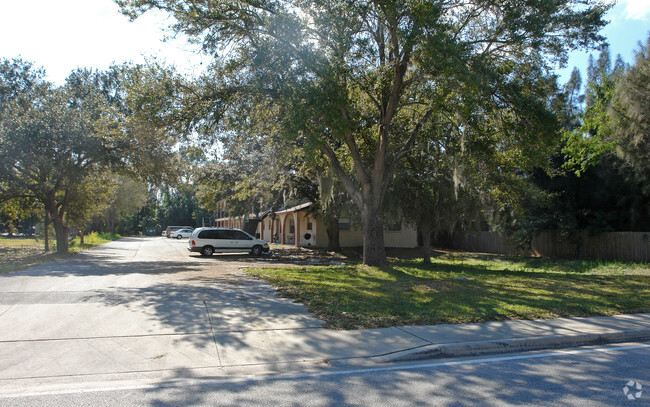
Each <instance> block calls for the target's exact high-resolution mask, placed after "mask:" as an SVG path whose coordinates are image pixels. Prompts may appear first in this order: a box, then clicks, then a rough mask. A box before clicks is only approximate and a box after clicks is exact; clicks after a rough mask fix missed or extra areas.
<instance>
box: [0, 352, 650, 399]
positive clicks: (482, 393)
mask: <svg viewBox="0 0 650 407" xmlns="http://www.w3.org/2000/svg"><path fill="white" fill-rule="evenodd" d="M648 366H650V344H645V345H638V344H636V345H635V344H621V345H617V346H607V347H600V348H586V349H578V350H572V351H569V352H563V351H554V352H543V353H532V354H514V355H508V356H501V357H492V358H486V359H461V360H455V361H446V362H442V363H440V362H437V363H419V364H415V365H399V366H390V367H383V368H366V369H356V370H353V371H349V370H347V371H336V370H334V371H332V370H329V371H326V372H321V373H313V374H302V375H280V376H273V377H263V376H251V377H249V378H247V379H245V380H241V379H236V380H232V379H223V380H211V381H198V382H196V381H195V382H192V381H189V380H188V381H185V382H180V383H178V382H177V383H159V384H157V385H152V386H147V387H144V386H135V387H121V388H120V387H116V388H97V389H93V390H91V391H67V392H50V393H40V394H34V395H21V396H17V397H9V398H6V397H4V398H3V397H1V396H0V404H1V405H3V406H12V407H13V406H16V407H19V406H25V407H31V406H35V405H38V406H43V407H47V406H52V407H58V406H61V405H89V406H90V405H92V406H118V405H119V406H146V405H150V406H234V405H254V406H288V405H293V406H341V405H368V406H370V405H373V406H375V405H376V406H380V405H387V406H412V405H431V406H540V405H541V406H576V407H597V406H603V407H611V406H650V370H649V369H648ZM637 383H638V384H637ZM638 386H641V387H640V388H641V390H638ZM626 387H627V389H628V391H627V392H625V388H626ZM628 396H629V397H631V398H632V399H630V398H628Z"/></svg>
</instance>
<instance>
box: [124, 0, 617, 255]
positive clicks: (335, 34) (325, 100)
mask: <svg viewBox="0 0 650 407" xmlns="http://www.w3.org/2000/svg"><path fill="white" fill-rule="evenodd" d="M116 2H117V3H118V4H119V5H120V6H121V7H122V10H123V12H124V13H126V14H128V15H129V16H131V17H132V18H136V17H137V16H139V15H140V14H142V13H144V12H146V11H147V10H149V9H160V10H164V11H166V12H168V13H169V14H171V15H172V16H173V17H174V18H175V19H176V24H175V25H174V26H173V27H174V29H175V30H176V31H178V32H182V33H185V34H187V35H189V36H190V37H191V38H193V39H194V40H196V41H197V42H200V43H202V44H203V47H204V50H205V51H207V52H210V53H212V54H213V55H214V57H215V67H214V71H213V72H218V74H215V75H214V76H213V78H214V80H215V83H218V84H219V85H220V86H219V88H220V89H219V90H218V91H214V90H215V86H210V88H211V89H212V90H213V91H212V92H208V93H206V94H204V96H203V97H202V98H201V100H202V101H203V102H207V101H209V100H210V97H209V96H210V95H211V96H212V100H213V102H214V103H213V104H212V105H211V106H212V107H211V108H209V109H207V111H204V113H206V117H205V118H204V119H209V118H218V117H219V115H218V114H216V115H215V114H214V112H215V111H217V110H219V109H222V108H223V106H224V104H227V102H228V101H229V97H230V95H232V94H233V93H243V92H245V93H246V94H248V95H250V100H258V101H259V103H263V100H266V101H267V103H270V101H273V102H274V103H278V104H280V105H281V106H283V108H284V109H283V114H284V116H283V119H286V124H287V134H291V135H292V136H293V137H294V138H302V139H304V143H303V146H304V148H305V149H311V150H313V151H319V152H320V153H322V154H323V155H324V156H326V157H327V159H328V160H329V162H330V165H331V166H332V168H333V170H334V171H335V172H336V173H337V175H338V177H339V178H340V179H341V181H342V183H343V185H344V186H345V188H346V190H347V192H348V194H349V195H350V197H351V198H352V200H353V201H354V203H355V204H356V205H357V206H358V208H359V211H360V213H361V217H362V223H363V235H364V263H365V264H369V265H382V264H385V262H386V256H385V250H384V240H383V222H382V206H383V201H384V197H385V194H386V191H387V188H388V186H389V184H390V183H391V180H392V179H393V176H394V174H395V172H396V170H397V169H398V166H399V165H400V162H401V160H402V159H403V158H404V157H405V156H406V155H407V153H408V152H409V151H410V150H411V148H412V147H413V145H414V144H415V141H416V139H417V138H419V137H422V136H423V135H422V129H423V128H424V127H425V125H427V124H428V123H429V122H430V121H431V120H435V118H436V117H439V115H437V114H436V113H437V111H438V110H439V108H440V104H439V103H440V101H441V100H445V99H447V96H448V95H447V92H448V91H449V89H450V87H449V86H447V85H448V84H449V83H456V82H462V83H464V84H465V86H464V87H463V88H464V89H466V91H467V92H469V93H470V95H471V93H480V94H482V95H484V96H485V97H486V98H487V99H489V100H490V103H491V104H492V106H494V107H497V108H498V107H504V108H509V109H510V111H511V112H513V115H510V116H509V117H507V118H506V119H507V120H508V121H510V122H512V125H513V126H514V125H517V126H525V122H526V115H527V113H529V112H528V111H527V110H526V109H525V106H514V108H513V105H515V104H518V103H522V102H524V103H525V102H526V101H527V98H526V97H522V95H524V94H525V86H522V84H525V83H526V82H528V81H535V80H536V77H535V73H536V72H538V70H542V71H543V70H544V69H546V68H548V67H550V66H551V65H552V64H553V63H555V62H557V61H558V60H559V61H563V60H565V59H566V52H567V50H568V49H571V48H574V47H578V46H589V45H591V44H592V43H593V42H594V41H601V40H602V38H601V37H600V36H599V35H598V31H599V29H600V28H602V27H603V26H604V24H605V22H604V21H603V19H602V17H603V14H604V12H605V11H606V10H607V9H608V7H609V6H607V5H606V4H605V2H601V1H583V0H517V1H513V0H363V1H352V0H340V1H334V0H239V1H232V0H193V1H182V0H116ZM225 89H227V90H225ZM206 96H208V97H206ZM461 96H462V95H461ZM236 100H241V98H237V99H236ZM517 107H519V108H517ZM511 108H512V109H511ZM501 127H502V128H507V127H508V126H501ZM290 130H291V131H293V133H292V132H291V131H290ZM502 137H503V143H509V142H510V141H509V138H510V135H509V134H508V132H507V131H506V132H504V134H503V136H502ZM529 139H534V137H530V138H529Z"/></svg>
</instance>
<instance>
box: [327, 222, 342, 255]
mask: <svg viewBox="0 0 650 407" xmlns="http://www.w3.org/2000/svg"><path fill="white" fill-rule="evenodd" d="M326 230H327V250H328V251H330V252H338V251H341V241H340V239H339V222H338V219H335V220H333V221H331V222H328V223H327V225H326Z"/></svg>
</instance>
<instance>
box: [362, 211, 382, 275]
mask: <svg viewBox="0 0 650 407" xmlns="http://www.w3.org/2000/svg"><path fill="white" fill-rule="evenodd" d="M361 220H362V222H363V264H365V265H367V266H378V267H381V266H385V265H386V264H388V260H387V259H386V248H385V247H384V223H383V221H382V211H381V205H377V204H376V203H374V204H372V205H366V206H365V208H364V211H362V213H361Z"/></svg>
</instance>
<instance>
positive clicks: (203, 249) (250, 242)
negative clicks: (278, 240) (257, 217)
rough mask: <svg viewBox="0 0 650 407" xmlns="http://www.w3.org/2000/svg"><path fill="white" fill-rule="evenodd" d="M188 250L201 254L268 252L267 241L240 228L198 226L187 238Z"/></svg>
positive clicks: (259, 253) (259, 254) (254, 253)
mask: <svg viewBox="0 0 650 407" xmlns="http://www.w3.org/2000/svg"><path fill="white" fill-rule="evenodd" d="M188 243H189V246H188V248H187V249H188V250H189V251H190V252H199V253H201V255H202V256H212V254H213V253H250V254H252V255H254V256H261V255H262V254H264V253H268V252H269V243H268V242H265V241H264V240H260V239H256V238H254V237H253V236H251V235H249V234H248V233H246V232H244V231H243V230H240V229H231V228H199V229H196V230H195V231H194V232H193V233H192V236H191V237H190V238H189V240H188Z"/></svg>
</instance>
